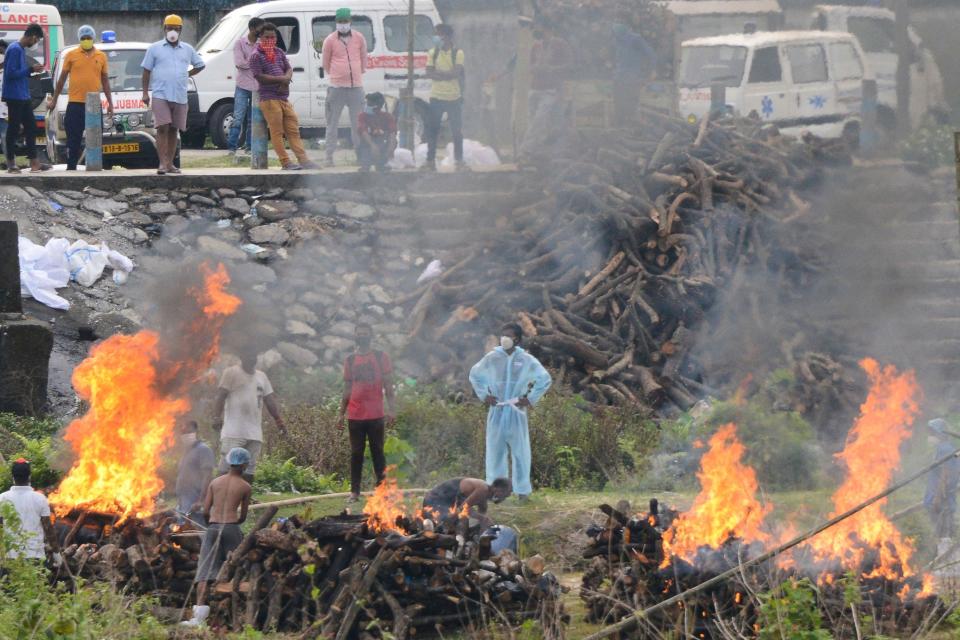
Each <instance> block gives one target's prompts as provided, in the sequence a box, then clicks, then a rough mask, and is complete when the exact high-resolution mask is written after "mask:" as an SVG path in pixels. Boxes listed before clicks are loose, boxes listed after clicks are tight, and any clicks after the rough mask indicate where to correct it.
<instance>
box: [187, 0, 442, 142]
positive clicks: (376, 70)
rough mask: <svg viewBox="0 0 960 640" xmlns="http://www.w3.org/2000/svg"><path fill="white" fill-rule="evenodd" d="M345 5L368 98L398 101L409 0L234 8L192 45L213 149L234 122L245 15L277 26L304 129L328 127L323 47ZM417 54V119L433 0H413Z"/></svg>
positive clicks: (435, 19)
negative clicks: (357, 38) (200, 67)
mask: <svg viewBox="0 0 960 640" xmlns="http://www.w3.org/2000/svg"><path fill="white" fill-rule="evenodd" d="M342 6H349V7H350V9H351V11H352V12H353V20H352V23H353V28H354V29H356V30H357V31H359V32H360V33H362V34H363V36H364V38H366V40H367V51H368V52H369V65H368V68H367V72H366V74H364V76H363V88H364V91H366V92H367V93H369V92H372V91H380V92H382V93H383V94H385V95H393V96H398V95H399V91H400V89H401V88H403V87H405V86H406V82H407V24H408V17H407V11H408V3H407V0H351V2H347V3H344V2H343V1H342V0H273V1H272V2H263V3H257V4H249V5H246V6H244V7H240V8H239V9H234V10H233V11H231V12H230V13H228V14H227V15H226V16H224V17H223V19H222V20H220V22H218V23H217V24H216V25H215V26H214V27H213V29H211V30H210V32H209V33H207V35H206V36H204V37H203V39H202V40H201V41H200V43H199V44H198V45H197V51H198V52H199V53H200V55H201V56H202V57H203V60H204V62H205V63H206V68H205V69H204V71H203V73H201V74H198V75H197V76H195V77H194V80H195V81H196V84H197V93H198V97H199V110H200V112H201V113H202V114H204V120H205V125H206V128H207V131H208V132H209V134H210V138H211V140H212V141H213V144H214V145H216V146H217V147H219V148H221V149H223V148H226V146H227V132H228V131H229V129H230V123H231V121H232V120H233V92H234V87H235V86H236V85H235V82H236V68H235V67H234V64H233V45H234V43H235V42H236V41H237V39H239V38H245V37H246V34H247V22H248V21H249V20H250V18H254V17H257V18H263V19H264V20H267V21H269V22H272V23H273V24H275V25H277V29H278V31H279V35H278V38H277V40H278V42H277V44H278V46H281V47H283V48H284V49H285V50H286V52H287V57H288V58H289V59H290V64H291V65H292V66H293V72H294V73H293V83H292V84H291V85H290V102H291V103H292V104H293V107H294V109H295V110H296V112H297V116H298V117H299V118H300V127H301V128H303V129H310V130H314V131H316V132H317V133H319V130H320V129H322V128H324V127H326V125H327V123H326V122H325V121H324V102H325V100H326V97H327V79H326V78H324V77H323V75H324V74H323V65H322V60H321V47H322V46H323V39H324V38H326V37H327V35H329V34H330V33H331V32H333V30H334V29H335V28H336V27H335V26H334V24H335V23H334V14H335V13H336V11H337V9H338V8H340V7H342ZM415 19H416V22H415V29H414V34H415V45H414V49H415V51H417V52H419V53H418V55H416V56H415V57H414V64H415V69H416V70H417V71H419V73H416V74H415V75H416V78H417V79H416V80H415V83H414V87H415V89H414V95H415V96H416V98H417V103H418V106H417V113H418V117H419V118H421V119H422V117H423V115H424V113H425V105H426V101H427V100H428V99H429V93H430V81H429V80H427V79H426V77H425V75H424V69H425V68H426V65H427V55H426V52H427V50H428V49H430V48H431V47H432V46H433V43H432V37H433V30H434V26H435V25H436V24H437V23H439V22H440V15H439V14H438V13H437V9H436V7H435V6H434V4H433V0H418V1H417V3H416V16H415ZM340 125H341V126H349V115H348V114H347V112H346V110H344V113H343V119H342V120H341V122H340Z"/></svg>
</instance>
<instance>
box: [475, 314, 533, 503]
mask: <svg viewBox="0 0 960 640" xmlns="http://www.w3.org/2000/svg"><path fill="white" fill-rule="evenodd" d="M522 339H523V330H522V329H521V328H520V325H518V324H515V323H508V324H505V325H503V327H501V329H500V346H498V347H497V348H495V349H494V350H493V351H491V352H490V353H488V354H487V355H485V356H484V357H483V359H482V360H480V362H478V363H477V364H475V365H473V368H472V369H470V384H471V385H473V390H474V392H476V394H477V397H478V398H480V399H481V400H483V402H484V403H485V404H486V405H487V406H488V407H489V408H490V409H489V411H488V412H487V447H486V449H487V451H486V457H487V482H488V483H491V484H492V483H493V482H494V481H495V480H496V479H497V478H502V477H506V476H507V455H508V453H507V448H508V447H509V449H510V451H509V455H510V458H511V460H512V462H513V491H514V492H515V493H516V494H517V497H518V498H519V499H520V502H526V501H527V500H528V499H529V497H530V494H531V493H532V492H533V487H532V485H531V484H530V430H529V426H528V424H527V410H528V409H529V408H531V407H533V406H534V405H535V404H536V403H537V401H538V400H540V398H541V397H543V394H544V393H546V392H547V389H549V388H550V384H551V383H552V379H551V378H550V374H549V373H548V372H547V370H546V369H545V368H544V367H543V365H542V364H540V361H539V360H537V359H536V358H534V357H533V356H532V355H530V354H529V353H527V352H526V351H525V350H524V349H523V348H522V347H521V346H520V342H521V340H522Z"/></svg>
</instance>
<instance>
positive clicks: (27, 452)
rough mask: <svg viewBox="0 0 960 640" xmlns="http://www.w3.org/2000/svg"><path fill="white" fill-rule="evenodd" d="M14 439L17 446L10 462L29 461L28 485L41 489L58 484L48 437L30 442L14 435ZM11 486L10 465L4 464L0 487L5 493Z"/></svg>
mask: <svg viewBox="0 0 960 640" xmlns="http://www.w3.org/2000/svg"><path fill="white" fill-rule="evenodd" d="M14 439H15V441H16V442H17V443H19V445H18V446H16V447H14V449H15V451H14V453H12V454H11V455H10V460H11V461H12V460H16V459H17V458H26V459H27V460H29V461H30V484H31V485H32V486H33V487H35V488H37V489H42V488H45V487H52V486H54V485H56V484H57V483H58V482H60V478H61V473H60V471H58V470H57V469H55V468H54V467H53V466H52V460H53V458H54V455H55V454H54V449H53V444H52V441H51V439H50V437H49V436H47V437H43V438H40V439H36V440H32V439H30V438H27V437H25V436H21V435H15V436H14ZM11 484H13V477H12V475H11V474H10V465H9V464H6V465H3V466H2V468H0V487H2V490H3V491H5V490H6V488H7V487H9V486H10V485H11Z"/></svg>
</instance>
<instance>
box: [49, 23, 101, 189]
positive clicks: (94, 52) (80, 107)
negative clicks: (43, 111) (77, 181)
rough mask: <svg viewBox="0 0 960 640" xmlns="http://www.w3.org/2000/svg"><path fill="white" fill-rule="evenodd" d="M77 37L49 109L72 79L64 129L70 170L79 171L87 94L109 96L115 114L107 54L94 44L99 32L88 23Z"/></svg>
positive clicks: (64, 61) (65, 59) (51, 98)
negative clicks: (78, 44) (77, 44)
mask: <svg viewBox="0 0 960 640" xmlns="http://www.w3.org/2000/svg"><path fill="white" fill-rule="evenodd" d="M77 39H78V40H79V41H80V46H79V47H77V48H75V49H71V50H70V51H69V52H68V53H67V55H65V56H64V57H63V70H62V71H61V72H60V77H59V78H58V79H57V86H56V88H55V89H54V91H53V95H52V96H50V97H49V98H47V108H48V109H56V108H57V98H59V97H60V94H61V93H63V87H64V85H65V84H66V83H67V78H69V79H70V91H69V92H68V95H69V101H68V102H67V111H66V113H65V114H64V115H63V128H64V129H65V130H66V132H67V171H76V170H77V162H79V161H80V148H81V146H82V145H83V132H84V130H85V129H86V117H87V116H86V103H87V94H88V93H91V92H94V93H100V92H101V91H102V92H103V95H104V96H106V98H107V115H108V116H110V117H113V96H111V95H110V74H109V73H108V70H107V56H106V54H105V53H104V52H103V51H100V50H99V49H97V48H96V47H95V46H94V44H93V43H94V41H95V40H96V39H97V32H96V31H95V30H94V29H93V27H91V26H90V25H88V24H85V25H83V26H82V27H80V28H79V29H78V30H77Z"/></svg>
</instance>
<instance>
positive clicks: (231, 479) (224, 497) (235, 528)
mask: <svg viewBox="0 0 960 640" xmlns="http://www.w3.org/2000/svg"><path fill="white" fill-rule="evenodd" d="M249 462H250V452H248V451H247V450H246V449H242V448H240V447H236V448H234V449H231V450H230V452H229V453H228V454H227V464H229V465H230V471H229V472H228V473H227V475H224V476H220V477H219V478H216V479H214V480H213V481H212V482H211V483H210V486H209V487H208V488H207V493H206V495H205V496H204V498H203V516H204V519H205V520H206V521H207V522H209V523H210V524H209V526H208V527H207V530H206V533H204V535H203V543H202V544H201V546H200V562H199V563H197V577H196V578H195V579H194V582H195V583H196V584H197V604H196V606H195V607H194V608H193V617H192V618H191V619H190V620H187V621H186V622H183V623H182V624H184V625H186V626H191V627H196V626H199V625H201V624H203V622H204V620H206V619H207V616H209V615H210V607H209V606H207V591H208V589H209V587H210V582H211V581H213V580H215V579H216V577H217V574H218V573H220V567H221V566H222V565H223V563H224V562H225V561H226V559H227V556H228V555H229V554H230V552H231V551H233V550H234V549H236V548H237V547H238V546H239V545H240V541H241V540H243V533H242V532H241V531H240V525H241V524H243V522H244V521H245V520H246V519H247V509H248V508H249V507H250V493H251V490H250V485H249V483H247V481H246V480H244V479H243V474H244V471H245V470H246V468H247V464H248V463H249Z"/></svg>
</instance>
